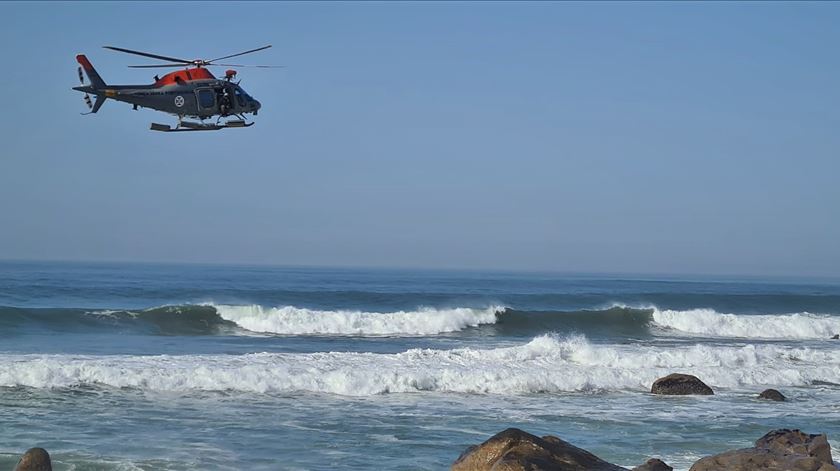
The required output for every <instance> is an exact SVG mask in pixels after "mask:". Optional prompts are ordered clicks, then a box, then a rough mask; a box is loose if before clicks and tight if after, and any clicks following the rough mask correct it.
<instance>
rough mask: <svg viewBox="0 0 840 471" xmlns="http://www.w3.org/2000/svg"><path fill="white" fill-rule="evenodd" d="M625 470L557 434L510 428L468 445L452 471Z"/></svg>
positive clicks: (453, 465)
mask: <svg viewBox="0 0 840 471" xmlns="http://www.w3.org/2000/svg"><path fill="white" fill-rule="evenodd" d="M490 470H492V471H526V470H527V471H549V470H551V471H627V470H626V469H625V468H622V467H620V466H616V465H614V464H610V463H607V462H606V461H604V460H602V459H600V458H598V457H597V456H595V455H593V454H592V453H589V452H588V451H586V450H583V449H580V448H578V447H576V446H574V445H572V444H570V443H566V442H564V441H563V440H560V439H559V438H557V437H553V436H550V435H548V436H545V437H542V438H540V437H537V436H536V435H531V434H530V433H527V432H524V431H522V430H519V429H517V428H509V429H507V430H504V431H502V432H499V433H497V434H496V435H493V436H492V437H490V438H489V439H488V440H487V441H486V442H484V443H482V444H480V445H478V446H471V447H469V448H467V450H466V451H464V453H463V454H462V455H461V456H459V457H458V459H457V460H456V461H455V463H453V464H452V471H490Z"/></svg>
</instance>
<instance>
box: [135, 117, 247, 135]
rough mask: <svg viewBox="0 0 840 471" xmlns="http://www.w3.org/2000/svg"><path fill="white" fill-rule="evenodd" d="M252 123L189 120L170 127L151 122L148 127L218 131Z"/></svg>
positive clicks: (178, 130)
mask: <svg viewBox="0 0 840 471" xmlns="http://www.w3.org/2000/svg"><path fill="white" fill-rule="evenodd" d="M253 125H254V123H246V122H245V121H242V120H233V121H228V122H226V123H224V124H204V123H194V122H190V121H181V122H180V123H179V124H178V126H176V127H174V128H173V127H171V126H169V125H168V124H158V123H152V127H151V128H150V129H151V130H152V131H161V132H184V131H218V130H219V129H225V128H247V127H248V126H253Z"/></svg>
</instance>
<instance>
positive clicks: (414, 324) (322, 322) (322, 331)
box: [213, 305, 504, 336]
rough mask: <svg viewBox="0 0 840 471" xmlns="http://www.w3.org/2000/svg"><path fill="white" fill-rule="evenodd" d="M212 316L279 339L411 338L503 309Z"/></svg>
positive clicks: (486, 320) (291, 310)
mask: <svg viewBox="0 0 840 471" xmlns="http://www.w3.org/2000/svg"><path fill="white" fill-rule="evenodd" d="M213 307H214V308H215V309H216V312H218V313H219V315H220V316H221V317H222V319H225V320H227V321H230V322H234V323H236V324H237V325H239V326H240V327H242V328H244V329H247V330H250V331H252V332H259V333H271V334H282V335H365V336H402V335H405V336H411V335H435V334H442V333H448V332H457V331H460V330H463V329H465V328H468V327H476V326H479V325H482V324H493V323H495V322H496V315H497V314H499V313H501V312H503V311H504V308H503V307H500V306H492V307H488V308H485V309H473V308H452V309H434V308H421V309H418V310H416V311H398V312H388V313H376V312H363V311H345V310H339V311H320V310H313V309H303V308H297V307H293V306H284V307H273V308H265V307H262V306H258V305H251V306H232V305H213Z"/></svg>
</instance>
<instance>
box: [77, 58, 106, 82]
mask: <svg viewBox="0 0 840 471" xmlns="http://www.w3.org/2000/svg"><path fill="white" fill-rule="evenodd" d="M76 61H78V62H79V65H81V66H82V68H83V69H85V74H87V76H88V79H89V80H90V84H91V85H92V86H93V88H94V89H99V88H105V87H106V86H107V85H105V81H104V80H102V77H100V76H99V73H98V72H97V71H96V69H94V68H93V65H92V64H91V63H90V61H89V60H88V58H87V57H85V55H84V54H79V55H78V56H76Z"/></svg>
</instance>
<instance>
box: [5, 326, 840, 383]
mask: <svg viewBox="0 0 840 471" xmlns="http://www.w3.org/2000/svg"><path fill="white" fill-rule="evenodd" d="M673 372H685V373H691V374H695V375H697V376H699V377H700V378H702V379H703V380H704V381H705V382H706V383H708V384H709V385H710V386H712V387H713V388H732V389H736V390H738V389H739V388H743V389H748V390H755V389H757V387H758V386H763V385H771V386H774V387H782V386H806V385H808V384H811V383H812V382H814V381H824V382H832V383H837V382H840V351H838V350H837V349H817V348H792V347H785V346H779V345H747V346H710V345H694V346H680V347H667V348H662V347H654V346H643V345H597V344H592V343H590V342H589V341H588V340H587V339H586V338H585V337H583V336H572V337H567V338H560V337H556V336H551V335H543V336H540V337H537V338H535V339H533V340H532V341H530V342H528V343H527V344H524V345H520V346H515V347H507V348H495V349H487V350H481V349H473V348H458V349H453V350H430V349H412V350H408V351H405V352H402V353H397V354H380V353H352V352H329V353H327V352H323V353H306V354H303V353H257V354H247V355H183V356H166V355H158V356H117V355H108V356H78V355H0V386H29V387H35V388H56V387H70V386H76V385H103V386H110V387H116V388H123V387H128V388H139V389H143V390H153V391H175V392H183V391H195V390H204V391H243V392H257V393H266V392H294V391H304V392H319V393H332V394H341V395H353V396H365V395H374V394H383V393H400V392H417V391H434V392H444V393H446V392H457V393H480V394H502V395H510V394H527V393H540V392H571V391H584V392H597V391H609V390H611V391H618V390H630V391H647V390H648V389H649V388H650V385H651V383H652V382H653V381H654V380H655V379H656V378H658V377H661V376H664V375H666V374H669V373H673Z"/></svg>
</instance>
